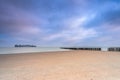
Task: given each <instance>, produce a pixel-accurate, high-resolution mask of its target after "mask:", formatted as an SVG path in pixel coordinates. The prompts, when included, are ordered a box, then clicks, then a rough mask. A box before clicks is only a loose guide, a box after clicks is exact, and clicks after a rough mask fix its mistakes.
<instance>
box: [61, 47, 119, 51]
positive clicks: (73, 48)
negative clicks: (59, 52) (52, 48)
mask: <svg viewBox="0 0 120 80" xmlns="http://www.w3.org/2000/svg"><path fill="white" fill-rule="evenodd" d="M62 49H70V50H92V51H102V48H76V47H62ZM107 51H120V47H110V48H107Z"/></svg>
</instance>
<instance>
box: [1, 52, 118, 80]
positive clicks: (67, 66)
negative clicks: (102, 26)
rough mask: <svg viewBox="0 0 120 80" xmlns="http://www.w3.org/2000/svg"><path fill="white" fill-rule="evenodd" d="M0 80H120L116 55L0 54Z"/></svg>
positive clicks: (64, 53)
mask: <svg viewBox="0 0 120 80" xmlns="http://www.w3.org/2000/svg"><path fill="white" fill-rule="evenodd" d="M0 80H120V52H102V51H66V52H65V51H63V52H46V53H29V54H11V55H0Z"/></svg>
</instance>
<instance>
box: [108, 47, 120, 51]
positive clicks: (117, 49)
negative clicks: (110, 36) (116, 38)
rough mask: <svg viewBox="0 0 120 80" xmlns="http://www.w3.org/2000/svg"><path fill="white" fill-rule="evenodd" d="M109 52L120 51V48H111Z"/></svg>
mask: <svg viewBox="0 0 120 80" xmlns="http://www.w3.org/2000/svg"><path fill="white" fill-rule="evenodd" d="M108 51H120V47H109V48H108Z"/></svg>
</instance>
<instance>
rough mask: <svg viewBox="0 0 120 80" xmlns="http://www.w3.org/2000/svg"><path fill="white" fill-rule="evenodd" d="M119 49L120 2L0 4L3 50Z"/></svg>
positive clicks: (18, 0)
mask: <svg viewBox="0 0 120 80" xmlns="http://www.w3.org/2000/svg"><path fill="white" fill-rule="evenodd" d="M14 44H35V45H39V46H120V0H0V46H13V45H14Z"/></svg>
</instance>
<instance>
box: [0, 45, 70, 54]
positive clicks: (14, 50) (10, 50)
mask: <svg viewBox="0 0 120 80" xmlns="http://www.w3.org/2000/svg"><path fill="white" fill-rule="evenodd" d="M54 51H69V50H68V49H61V48H59V47H0V54H19V53H31V52H54Z"/></svg>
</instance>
